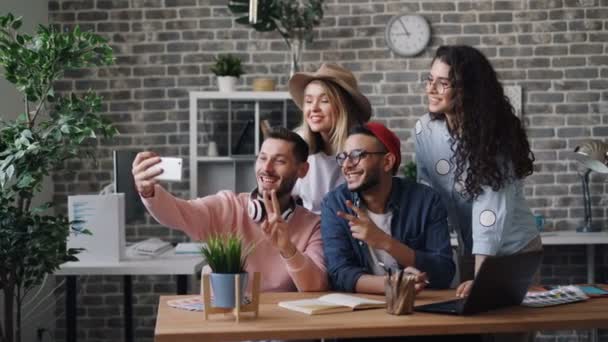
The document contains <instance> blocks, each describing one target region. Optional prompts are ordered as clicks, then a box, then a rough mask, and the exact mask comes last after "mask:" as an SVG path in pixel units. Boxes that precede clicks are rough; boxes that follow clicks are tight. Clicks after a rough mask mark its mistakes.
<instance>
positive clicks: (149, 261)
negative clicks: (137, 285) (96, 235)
mask: <svg viewBox="0 0 608 342" xmlns="http://www.w3.org/2000/svg"><path fill="white" fill-rule="evenodd" d="M202 262H203V258H202V257H201V256H199V255H194V256H192V255H176V254H175V250H174V249H171V250H169V251H167V252H165V253H163V254H162V255H159V256H157V257H154V258H151V257H142V256H130V257H129V258H127V260H122V261H120V262H118V263H114V262H96V261H74V262H66V263H64V264H62V265H61V266H60V269H59V270H57V271H55V275H82V274H95V275H124V274H131V275H147V274H150V275H151V274H166V275H169V274H173V275H176V274H193V273H194V268H195V267H196V266H197V265H198V264H200V263H202Z"/></svg>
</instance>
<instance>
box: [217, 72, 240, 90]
mask: <svg viewBox="0 0 608 342" xmlns="http://www.w3.org/2000/svg"><path fill="white" fill-rule="evenodd" d="M237 81H238V78H236V77H234V76H218V77H217V86H218V88H219V89H220V91H221V92H225V93H229V92H232V91H235V90H236V82H237Z"/></svg>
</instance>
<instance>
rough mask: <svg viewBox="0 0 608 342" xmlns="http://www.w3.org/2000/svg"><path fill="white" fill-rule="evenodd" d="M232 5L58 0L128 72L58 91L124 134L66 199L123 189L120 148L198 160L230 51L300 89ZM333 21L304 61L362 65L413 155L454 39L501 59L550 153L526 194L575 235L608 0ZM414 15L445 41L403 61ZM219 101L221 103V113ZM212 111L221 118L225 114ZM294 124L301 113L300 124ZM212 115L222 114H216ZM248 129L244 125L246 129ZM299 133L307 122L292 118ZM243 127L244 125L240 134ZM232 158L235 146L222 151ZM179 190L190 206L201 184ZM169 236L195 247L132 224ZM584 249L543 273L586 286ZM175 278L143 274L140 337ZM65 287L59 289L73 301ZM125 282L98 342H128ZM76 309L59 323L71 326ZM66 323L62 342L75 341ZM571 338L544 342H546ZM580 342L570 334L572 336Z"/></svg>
mask: <svg viewBox="0 0 608 342" xmlns="http://www.w3.org/2000/svg"><path fill="white" fill-rule="evenodd" d="M226 2H227V1H225V0H128V1H127V0H114V1H110V0H82V1H73V0H72V1H67V0H65V1H64V0H51V1H49V12H50V18H49V19H50V20H49V21H50V22H52V23H54V24H55V25H57V26H58V27H61V28H67V27H73V26H74V25H75V24H78V25H80V26H81V28H82V29H84V30H90V31H95V32H97V33H99V34H101V35H103V36H105V37H107V38H108V39H109V40H110V42H111V44H112V46H113V48H114V51H115V54H116V57H117V64H116V65H115V66H113V67H110V68H104V69H99V70H82V71H75V72H72V73H70V74H69V75H66V78H65V80H63V81H61V82H60V83H59V84H58V86H59V87H60V88H61V89H64V90H76V91H83V90H86V89H94V90H96V91H98V92H99V93H101V94H102V95H104V96H105V98H106V101H105V107H104V112H105V113H106V114H105V115H106V116H107V117H108V118H110V119H112V120H113V121H114V122H115V123H116V125H117V127H118V128H119V130H120V131H121V132H122V134H121V136H120V137H118V138H117V139H115V140H113V141H109V142H102V143H100V144H99V145H97V146H95V147H96V149H97V152H98V155H99V158H100V159H99V160H100V162H99V163H98V164H94V163H92V162H86V163H85V164H83V163H81V162H73V163H72V164H71V165H70V169H72V170H83V171H76V172H73V173H71V174H57V175H55V177H54V181H55V199H56V201H57V202H60V203H62V202H65V200H66V196H67V195H68V194H73V193H86V192H93V191H97V190H98V188H99V183H100V182H109V181H110V179H111V177H110V170H111V160H110V155H111V154H110V150H111V149H115V148H118V149H122V148H136V149H144V148H145V149H153V150H156V151H158V152H159V153H161V154H164V155H181V156H183V157H187V156H188V129H189V125H188V91H190V90H214V89H215V81H214V78H213V77H212V75H211V73H210V71H209V67H210V65H211V63H212V60H213V57H214V56H215V55H216V54H217V53H227V52H230V53H234V54H237V55H238V56H239V57H241V58H242V59H243V62H244V64H245V67H246V71H247V74H246V75H245V76H244V79H243V82H242V83H241V86H240V88H241V89H250V85H251V83H252V79H253V78H254V77H257V76H268V75H271V76H273V77H275V78H276V80H277V81H278V83H279V88H280V89H284V86H285V84H286V81H287V76H286V75H287V72H288V63H287V49H286V48H285V45H284V43H283V41H282V40H281V39H280V37H279V36H278V35H276V34H260V33H257V32H255V31H253V30H251V29H248V28H246V27H242V26H239V25H237V24H235V23H234V20H233V19H234V18H233V17H232V16H231V14H230V13H229V11H228V10H227V8H226ZM325 8H326V15H325V19H324V20H323V24H322V26H321V27H320V29H318V30H317V31H316V38H315V42H314V43H312V44H308V45H307V46H306V49H305V52H304V56H303V64H304V68H305V69H307V70H313V69H315V68H316V67H318V65H319V64H320V63H321V62H337V63H340V64H342V65H344V66H346V67H348V68H349V69H351V70H352V71H353V72H354V73H355V74H356V75H357V77H358V79H359V80H360V83H361V86H362V89H363V90H364V92H365V94H367V95H368V96H369V98H370V99H371V101H372V104H373V107H374V119H376V120H381V121H383V122H385V123H387V124H388V125H389V126H390V127H391V128H393V129H394V130H395V131H396V132H397V133H398V134H399V136H400V137H401V138H402V139H403V141H404V146H405V147H406V149H405V151H404V157H405V159H406V160H409V159H411V151H412V144H411V140H410V129H411V128H412V127H413V125H414V122H415V120H416V118H417V117H418V116H419V115H421V114H423V113H424V112H425V104H424V103H425V102H424V101H425V99H424V97H423V96H422V87H421V86H420V83H419V80H421V78H422V77H423V75H424V74H425V73H426V72H427V71H428V68H429V64H430V58H431V57H432V54H433V52H434V50H435V48H436V47H438V46H439V45H441V44H461V43H462V44H470V45H473V46H476V47H478V48H480V49H481V50H482V51H483V52H484V53H485V54H486V55H487V56H488V57H489V58H490V59H491V61H492V63H493V64H494V66H495V68H496V69H497V70H498V73H499V75H500V77H501V78H502V80H503V81H504V83H505V84H512V85H520V86H522V88H523V118H524V120H525V123H526V126H527V127H528V133H529V137H530V140H531V144H532V148H533V151H534V152H535V154H536V159H537V161H536V164H535V174H534V175H533V176H531V177H530V178H529V179H528V182H527V184H528V186H527V187H526V193H527V195H528V200H529V203H530V205H531V206H532V207H533V211H534V212H535V213H539V214H543V215H544V216H545V217H546V218H547V225H546V229H549V230H551V229H557V230H570V229H575V228H576V227H577V226H578V225H579V224H580V223H581V220H582V216H583V206H582V196H581V193H582V192H581V188H580V185H579V178H578V176H577V173H576V171H577V166H576V164H574V163H571V162H569V161H568V160H567V158H566V152H567V151H570V150H572V149H573V148H574V147H575V146H576V145H577V144H578V143H579V142H580V141H582V140H584V139H587V138H590V137H593V138H597V139H606V137H608V90H607V88H608V81H607V78H608V55H607V53H608V43H607V42H608V19H606V18H608V0H538V1H534V0H514V1H443V2H440V1H409V0H402V1H389V0H384V1H381V0H367V1H363V0H326V7H325ZM401 12H414V13H419V14H422V15H424V16H425V17H426V18H427V20H428V21H429V22H430V23H431V25H432V31H433V38H432V42H431V46H430V47H428V48H427V49H426V51H425V52H424V53H423V54H422V55H420V56H417V57H412V58H401V57H397V56H395V55H393V54H391V53H390V52H389V50H388V48H387V46H386V44H385V41H384V26H385V24H386V23H387V22H388V20H389V19H390V17H391V16H393V15H395V14H397V13H401ZM214 106H219V107H214ZM221 106H222V105H221V104H219V105H211V107H209V109H210V110H211V111H213V110H215V109H218V108H220V109H221ZM290 117H291V116H290ZM210 118H214V117H213V116H211V117H210ZM214 120H215V121H213V122H211V123H209V124H208V123H202V124H201V125H200V127H201V128H202V135H201V137H200V145H199V146H200V148H201V150H202V151H204V150H205V148H206V144H207V142H208V141H209V140H214V139H220V138H217V137H216V136H214V135H213V134H218V136H221V134H222V132H221V131H222V127H225V126H222V125H223V124H224V123H225V122H223V121H222V117H221V115H218V116H216V117H215V119H214ZM237 124H238V120H237ZM292 124H293V122H292ZM237 131H238V129H237ZM222 148H223V149H224V150H222V151H225V150H226V148H227V146H223V147H221V146H220V149H222ZM606 187H607V185H606V183H605V181H604V177H601V176H600V175H597V174H594V175H593V177H592V186H591V194H592V201H593V214H594V217H595V218H596V221H595V222H596V224H598V225H600V226H605V225H606V217H607V215H606V214H607V213H606V209H605V208H606V207H607V206H606V203H607V202H606V196H605V195H604V194H605V193H606ZM170 190H171V191H173V192H174V193H175V194H177V195H179V196H182V197H187V196H188V193H187V190H188V183H187V182H184V183H183V184H172V186H171V187H170ZM150 236H161V237H164V238H167V239H171V240H173V241H179V240H182V239H184V236H183V235H182V234H180V233H176V232H170V231H169V230H167V229H165V228H162V227H160V226H159V225H157V224H156V223H154V222H153V221H152V220H150V219H149V218H146V220H145V221H142V222H138V223H137V224H133V225H130V226H129V227H128V238H129V239H130V240H138V239H141V238H146V237H150ZM584 252H585V250H584V247H569V248H561V247H560V248H547V256H546V259H545V265H544V266H543V269H542V276H543V278H544V279H545V280H547V281H551V282H555V283H569V282H581V281H584V280H585V273H584V267H585V265H586V260H585V255H584ZM596 261H597V270H596V271H597V279H598V281H602V282H606V281H607V278H608V269H607V266H606V265H608V252H607V250H606V248H600V249H599V250H598V254H597V256H596ZM173 280H174V279H171V278H170V277H135V282H134V287H135V294H136V295H137V299H136V302H135V313H136V316H137V322H136V327H137V328H136V330H135V333H136V336H137V340H138V341H140V340H141V341H149V340H151V336H152V334H153V332H152V331H153V328H152V327H153V325H154V315H155V303H156V298H157V295H158V294H162V293H170V292H173V287H172V286H173V283H174V281H173ZM62 296H63V295H62V292H61V290H60V291H59V292H58V294H57V298H58V301H61V300H62V298H63V297H62ZM120 296H121V286H120V283H119V281H118V279H116V278H112V277H88V279H86V281H85V286H84V287H83V288H82V289H81V294H80V296H79V305H80V307H81V309H80V310H79V320H80V322H82V323H79V335H80V336H82V337H86V339H87V341H105V340H113V339H116V336H117V334H118V335H120V334H121V331H122V321H121V315H122V309H121V306H120V305H119V304H118V303H120V300H119V297H120ZM62 308H63V302H62V301H61V302H60V305H58V312H57V315H58V316H59V317H62V310H63V309H62ZM62 323H63V322H62V320H58V329H57V337H58V338H61V337H62V336H64V335H63V334H64V331H63V330H62V329H63V324H62ZM554 339H557V337H554V336H552V335H543V340H554ZM562 339H567V340H571V339H573V340H576V335H575V333H572V332H563V333H562V334H561V337H560V340H562Z"/></svg>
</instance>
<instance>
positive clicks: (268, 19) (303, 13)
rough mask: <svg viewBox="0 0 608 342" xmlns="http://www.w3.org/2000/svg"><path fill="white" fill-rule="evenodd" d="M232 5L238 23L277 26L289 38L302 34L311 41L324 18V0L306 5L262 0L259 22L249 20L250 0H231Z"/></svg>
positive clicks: (266, 28) (259, 28) (267, 27)
mask: <svg viewBox="0 0 608 342" xmlns="http://www.w3.org/2000/svg"><path fill="white" fill-rule="evenodd" d="M228 8H229V9H230V11H231V12H232V13H233V14H235V15H237V16H239V17H238V18H237V19H236V22H237V23H239V24H242V25H250V26H251V27H253V29H255V30H256V31H260V32H269V31H275V30H276V31H277V32H279V34H280V35H281V36H282V37H283V38H284V39H285V40H289V39H290V38H299V39H303V40H306V41H308V42H311V41H312V39H313V29H314V27H315V26H318V25H319V24H320V23H321V20H322V19H323V0H308V1H306V3H305V4H304V5H301V4H300V3H299V1H293V0H259V1H258V17H257V22H256V23H255V24H250V23H249V0H231V1H230V2H229V3H228Z"/></svg>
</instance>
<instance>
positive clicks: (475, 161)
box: [430, 45, 534, 199]
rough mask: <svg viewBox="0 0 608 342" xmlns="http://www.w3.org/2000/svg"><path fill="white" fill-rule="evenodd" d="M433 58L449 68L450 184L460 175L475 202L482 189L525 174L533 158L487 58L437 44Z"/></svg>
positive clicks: (437, 115) (438, 116)
mask: <svg viewBox="0 0 608 342" xmlns="http://www.w3.org/2000/svg"><path fill="white" fill-rule="evenodd" d="M436 60H439V61H441V62H443V63H445V64H447V65H449V66H450V73H449V79H450V82H451V83H452V88H453V89H454V91H455V93H454V97H453V100H452V106H453V107H452V112H453V113H455V119H456V120H453V124H452V127H449V130H450V134H451V135H452V136H453V137H454V138H455V139H453V142H452V146H451V148H452V151H453V152H454V156H453V157H452V163H453V164H455V165H456V170H455V179H456V180H458V179H462V175H463V173H465V171H466V173H465V174H466V179H465V180H464V189H465V191H466V194H467V196H468V197H469V198H472V199H475V198H477V196H479V195H480V194H481V193H482V192H483V189H482V186H490V187H491V188H492V189H493V190H494V191H498V190H499V189H501V188H502V187H503V186H504V185H505V184H506V183H508V182H510V181H512V180H514V179H522V178H524V177H526V176H529V175H531V174H532V172H533V163H534V154H533V153H532V151H531V150H530V144H529V143H528V138H527V136H526V131H525V130H524V128H523V125H522V123H521V121H520V120H519V118H518V117H517V116H516V115H515V111H514V109H513V106H512V105H511V103H510V102H509V98H508V97H506V96H505V94H504V90H503V87H502V85H501V83H500V82H499V81H498V77H497V75H496V71H494V69H493V68H492V65H491V64H490V62H489V61H488V59H487V58H486V57H485V56H484V55H483V54H482V53H481V52H480V51H479V50H477V49H475V48H473V47H470V46H465V45H460V46H440V47H439V48H438V49H437V52H436V53H435V57H434V58H433V63H434V62H435V61H436ZM430 115H431V118H432V119H433V120H445V119H446V118H445V114H444V113H430ZM465 169H466V170H465Z"/></svg>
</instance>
